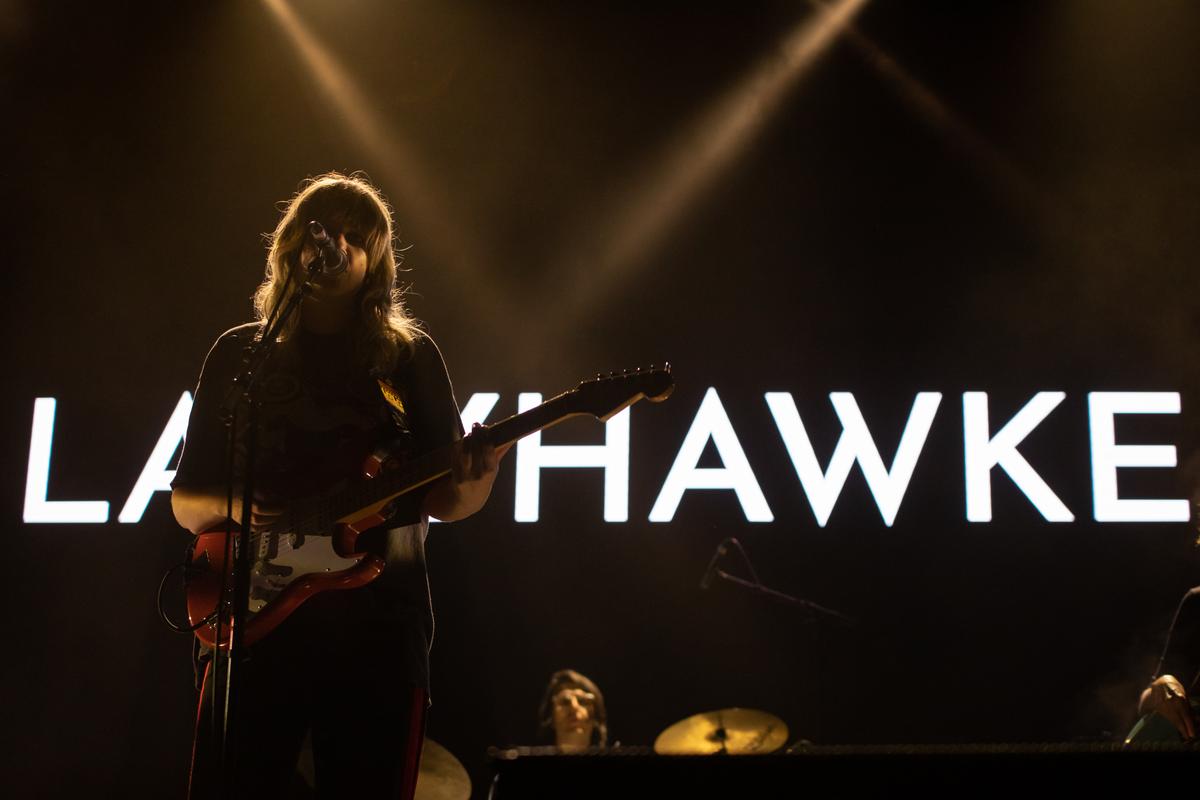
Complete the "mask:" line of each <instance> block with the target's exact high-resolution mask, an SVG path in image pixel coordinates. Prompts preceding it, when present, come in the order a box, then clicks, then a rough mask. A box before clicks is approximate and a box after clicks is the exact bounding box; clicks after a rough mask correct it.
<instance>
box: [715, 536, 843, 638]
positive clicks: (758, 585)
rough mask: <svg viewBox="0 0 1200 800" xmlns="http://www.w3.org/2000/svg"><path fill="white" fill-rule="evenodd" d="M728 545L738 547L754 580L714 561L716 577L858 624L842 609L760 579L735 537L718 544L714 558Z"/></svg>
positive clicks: (831, 617)
mask: <svg viewBox="0 0 1200 800" xmlns="http://www.w3.org/2000/svg"><path fill="white" fill-rule="evenodd" d="M727 545H732V546H733V547H735V548H737V551H738V553H739V554H740V555H741V557H742V562H743V563H744V564H745V565H746V569H747V571H748V572H749V573H750V577H752V578H753V579H754V580H752V581H748V580H746V579H745V578H739V577H738V576H737V575H731V574H730V573H728V572H726V571H725V570H723V569H720V568H719V567H717V566H716V564H715V562H714V564H713V566H712V574H713V575H715V576H716V577H718V578H720V579H721V580H724V581H728V582H729V583H732V584H735V585H737V586H741V587H743V588H745V589H749V590H750V591H752V592H754V593H755V594H758V595H761V596H763V597H769V598H770V599H772V600H776V601H779V602H781V603H784V604H785V605H790V606H793V607H794V608H799V609H802V610H804V611H807V612H809V613H811V614H814V615H822V616H825V617H828V618H830V619H834V620H837V621H838V622H840V623H842V624H843V625H856V624H857V622H856V620H855V619H854V618H853V617H849V616H847V615H845V614H843V613H842V612H840V611H835V610H833V609H832V608H826V607H825V606H823V605H820V604H818V603H814V602H812V601H811V600H805V599H804V598H802V597H793V596H792V595H790V594H785V593H783V592H780V591H777V590H775V589H772V588H770V587H769V586H766V585H765V584H764V583H763V582H762V581H760V580H759V579H758V573H756V572H755V571H754V565H753V564H751V563H750V557H749V556H748V555H746V550H745V548H743V547H742V543H741V542H739V541H738V540H737V539H735V538H733V537H730V538H728V539H726V540H725V541H723V542H721V544H719V545H718V546H717V554H716V555H715V556H714V558H719V557H720V555H721V554H722V550H723V549H724V548H725V547H726V546H727Z"/></svg>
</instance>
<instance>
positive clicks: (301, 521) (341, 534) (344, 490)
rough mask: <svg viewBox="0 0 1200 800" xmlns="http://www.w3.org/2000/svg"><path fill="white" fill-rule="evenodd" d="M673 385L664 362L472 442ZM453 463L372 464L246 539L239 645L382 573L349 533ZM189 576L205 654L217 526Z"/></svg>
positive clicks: (219, 565) (591, 385) (598, 413)
mask: <svg viewBox="0 0 1200 800" xmlns="http://www.w3.org/2000/svg"><path fill="white" fill-rule="evenodd" d="M674 388H675V384H674V380H673V379H672V378H671V368H670V365H667V366H664V367H663V368H661V369H655V368H653V367H651V368H650V369H649V370H640V369H639V370H635V371H633V372H624V373H621V374H619V375H618V374H616V373H612V374H610V375H609V376H608V377H603V376H597V377H596V378H595V379H594V380H588V381H583V382H582V383H580V384H579V386H577V387H576V388H574V389H572V390H570V391H568V392H563V393H562V394H560V395H558V396H557V397H554V398H552V399H550V400H547V401H546V402H544V403H542V404H541V405H540V406H538V407H537V408H532V409H530V410H529V411H526V412H524V413H522V414H517V415H516V416H512V417H509V418H508V419H505V420H502V421H500V422H497V423H495V424H494V425H487V426H484V428H483V429H482V430H481V431H478V432H476V433H475V434H473V435H476V436H478V435H483V436H486V437H487V439H488V441H490V442H491V443H492V444H493V445H496V446H500V445H503V444H507V443H508V442H513V441H516V440H517V439H520V438H521V437H523V436H528V435H529V434H531V433H533V432H535V431H540V430H543V429H544V428H549V427H550V426H552V425H556V424H557V423H559V422H562V421H563V420H564V419H567V418H568V417H575V416H584V415H590V416H593V417H596V418H597V419H600V420H607V419H608V418H609V417H611V416H613V415H614V414H616V413H617V412H619V411H621V410H622V409H624V408H626V407H627V406H630V405H633V404H634V403H636V402H637V401H638V400H641V399H642V398H646V399H649V400H651V401H653V402H659V401H661V400H665V399H666V398H667V397H668V396H669V395H670V394H671V391H672V389H674ZM453 458H454V448H453V446H447V447H443V448H441V449H439V450H434V451H433V452H430V453H426V454H425V455H423V456H420V457H417V458H414V459H412V460H410V461H408V462H407V463H405V464H403V465H402V466H399V467H397V468H395V469H388V470H382V471H380V470H378V469H377V467H378V461H374V462H373V464H374V466H373V467H367V468H364V472H365V473H366V475H365V477H362V478H356V479H353V480H351V481H349V482H348V484H347V483H341V484H339V485H338V487H337V488H336V489H334V490H330V491H328V492H325V493H322V494H319V495H315V496H313V497H310V498H306V499H304V500H301V501H298V502H295V503H292V504H291V506H290V507H289V508H288V510H287V512H286V513H285V514H284V515H283V516H281V517H280V519H279V521H278V522H276V523H275V524H274V525H272V526H271V527H270V528H269V529H266V530H263V531H258V532H255V533H252V534H251V536H250V542H251V547H252V548H253V549H252V551H251V553H250V558H251V561H252V567H251V572H250V608H249V612H248V614H247V616H246V630H245V634H244V641H245V643H246V644H252V643H253V642H255V641H257V640H259V639H261V638H262V637H263V636H265V635H266V634H268V633H270V632H271V631H272V630H274V629H275V626H277V625H279V623H281V622H283V620H285V619H286V618H287V617H288V615H289V614H291V613H292V612H293V611H294V610H296V608H297V607H298V606H299V605H300V604H301V603H303V602H304V601H305V600H307V599H308V598H309V597H312V596H313V595H314V594H317V593H318V592H324V591H327V590H330V589H354V588H357V587H359V586H363V585H365V584H367V583H370V582H371V581H372V580H374V579H375V578H376V577H377V576H378V575H379V573H381V572H382V571H383V566H384V562H383V559H382V558H380V557H379V556H376V555H371V554H367V553H358V552H355V550H354V546H355V542H356V540H357V539H358V535H359V534H360V533H362V532H363V531H366V530H369V529H371V528H374V527H376V526H378V525H381V524H383V523H384V522H386V521H387V507H388V504H389V503H390V502H391V501H392V500H393V499H394V498H396V497H399V496H400V495H402V494H404V493H406V492H411V491H412V490H413V489H416V488H417V487H418V486H422V485H424V484H426V483H429V482H430V481H434V480H437V479H438V478H440V477H442V476H443V475H446V474H447V473H449V472H450V468H451V464H452V463H453ZM369 463H370V462H369ZM192 572H193V577H192V578H191V579H190V580H189V581H188V585H187V609H188V618H189V620H190V621H191V623H192V625H197V624H199V623H201V622H203V621H205V620H207V623H206V624H202V625H200V627H198V628H197V629H196V636H197V637H198V638H199V639H200V641H202V642H204V643H205V644H206V645H208V646H209V647H212V646H214V645H215V643H216V638H217V625H216V614H215V611H216V608H217V604H218V602H219V600H220V594H221V584H222V582H223V581H222V579H223V574H224V573H226V565H225V530H224V529H221V530H219V531H210V532H208V533H202V534H200V535H199V536H198V537H197V538H196V547H195V552H194V554H193V560H192ZM230 585H232V582H230ZM223 614H224V617H225V621H224V623H223V624H222V626H221V631H222V633H221V648H222V649H224V650H227V649H228V648H229V638H230V634H229V625H228V619H229V615H228V611H227V610H226V611H225V612H223ZM210 618H211V619H210Z"/></svg>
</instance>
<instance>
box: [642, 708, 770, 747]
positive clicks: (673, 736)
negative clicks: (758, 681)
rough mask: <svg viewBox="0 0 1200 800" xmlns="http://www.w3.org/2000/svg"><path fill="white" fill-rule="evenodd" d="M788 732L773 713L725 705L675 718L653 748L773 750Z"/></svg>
mask: <svg viewBox="0 0 1200 800" xmlns="http://www.w3.org/2000/svg"><path fill="white" fill-rule="evenodd" d="M787 736H788V727H787V724H786V723H784V721H783V720H781V719H780V718H779V717H777V716H775V715H774V714H769V713H767V712H766V711H756V710H754V709H752V708H726V709H722V710H720V711H705V712H704V713H702V714H695V715H693V716H690V717H688V718H687V719H682V720H680V721H679V722H676V723H675V724H674V725H672V726H671V727H669V728H667V729H666V730H665V731H663V732H662V733H660V734H659V735H658V738H657V739H655V740H654V752H656V753H659V754H660V755H709V754H712V753H720V752H725V753H729V754H731V755H745V754H750V753H772V752H774V751H776V750H778V749H779V748H781V747H783V745H784V743H785V742H787Z"/></svg>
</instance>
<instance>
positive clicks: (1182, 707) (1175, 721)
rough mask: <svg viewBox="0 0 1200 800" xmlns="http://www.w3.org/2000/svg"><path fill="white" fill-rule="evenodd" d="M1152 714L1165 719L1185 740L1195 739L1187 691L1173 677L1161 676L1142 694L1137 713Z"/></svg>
mask: <svg viewBox="0 0 1200 800" xmlns="http://www.w3.org/2000/svg"><path fill="white" fill-rule="evenodd" d="M1151 712H1154V713H1156V714H1159V715H1161V716H1163V717H1165V718H1166V719H1167V720H1168V721H1169V722H1170V723H1171V724H1172V725H1174V726H1175V729H1176V730H1178V731H1179V735H1180V736H1182V737H1183V738H1184V739H1185V740H1188V741H1191V740H1192V739H1195V738H1196V719H1195V717H1194V716H1193V714H1192V706H1191V704H1190V703H1189V702H1188V699H1187V691H1186V690H1185V689H1184V688H1183V684H1182V683H1180V682H1179V680H1178V679H1177V678H1176V677H1175V676H1174V675H1163V676H1161V677H1159V678H1156V679H1155V680H1154V682H1153V683H1151V684H1150V685H1149V686H1147V687H1146V689H1145V690H1144V691H1143V692H1142V697H1141V700H1140V701H1139V702H1138V713H1139V714H1143V715H1144V714H1149V713H1151Z"/></svg>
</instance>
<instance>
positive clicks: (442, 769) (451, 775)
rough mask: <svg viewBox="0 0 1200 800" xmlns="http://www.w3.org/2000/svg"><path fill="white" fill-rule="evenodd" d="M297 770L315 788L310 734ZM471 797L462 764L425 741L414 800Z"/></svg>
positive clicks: (437, 745)
mask: <svg viewBox="0 0 1200 800" xmlns="http://www.w3.org/2000/svg"><path fill="white" fill-rule="evenodd" d="M296 769H297V771H298V772H299V773H300V777H301V778H302V779H303V780H304V783H305V784H307V785H308V787H309V788H310V789H311V788H314V786H315V784H314V782H313V756H312V735H311V733H310V734H309V735H307V736H305V737H304V744H303V745H301V748H300V761H299V763H298V764H297V765H296ZM470 797H471V778H470V776H469V775H467V770H466V769H465V768H464V767H463V765H462V763H461V762H459V760H458V759H457V758H455V757H454V754H453V753H451V752H450V751H449V750H447V749H446V748H444V747H442V746H441V745H440V744H438V743H437V742H435V741H434V740H433V739H426V740H425V743H424V744H423V745H422V746H421V766H420V771H419V772H418V773H417V791H416V793H415V794H414V795H413V800H470Z"/></svg>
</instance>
